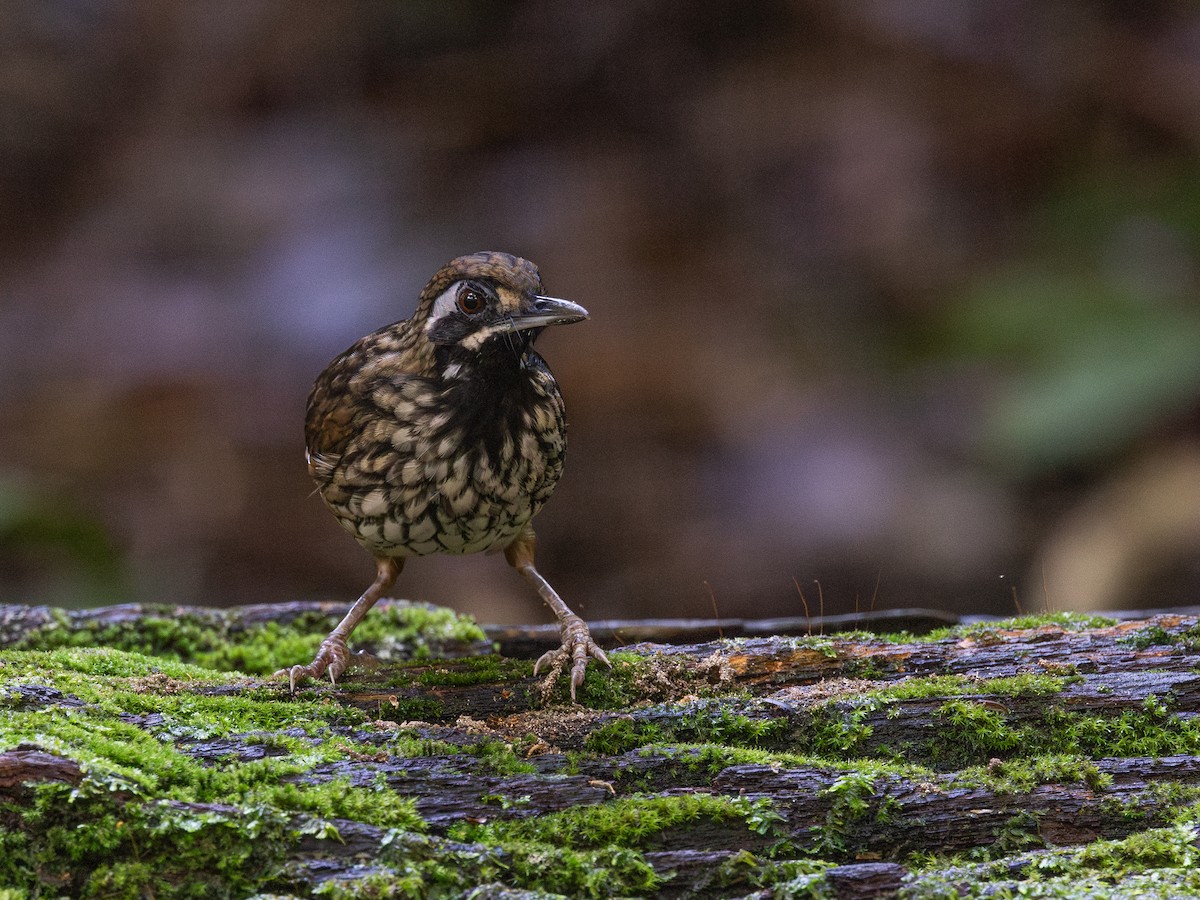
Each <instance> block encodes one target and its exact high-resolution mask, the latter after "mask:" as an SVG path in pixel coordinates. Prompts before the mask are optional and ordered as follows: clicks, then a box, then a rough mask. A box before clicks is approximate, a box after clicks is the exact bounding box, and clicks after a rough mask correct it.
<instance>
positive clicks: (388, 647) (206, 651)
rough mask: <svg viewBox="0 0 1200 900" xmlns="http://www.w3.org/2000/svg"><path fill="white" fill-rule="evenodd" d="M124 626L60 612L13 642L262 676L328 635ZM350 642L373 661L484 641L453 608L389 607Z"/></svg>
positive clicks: (160, 619) (141, 621)
mask: <svg viewBox="0 0 1200 900" xmlns="http://www.w3.org/2000/svg"><path fill="white" fill-rule="evenodd" d="M146 610H147V611H146V613H145V614H144V615H141V616H138V617H136V618H133V617H131V618H130V619H129V620H128V621H126V622H116V623H113V622H109V623H104V624H92V623H88V622H76V623H74V624H72V623H71V622H70V620H69V619H68V617H67V615H66V614H65V613H63V612H61V611H57V613H56V614H55V617H54V618H55V621H54V622H53V623H52V624H50V625H47V626H45V627H43V628H39V629H35V630H33V631H31V632H29V633H28V634H27V635H25V636H23V637H22V638H21V639H20V641H19V642H17V643H16V644H14V645H13V646H14V648H15V649H19V650H55V649H60V648H68V647H105V648H109V649H112V650H124V651H129V652H134V653H140V654H144V655H147V656H153V657H157V658H159V659H163V660H173V661H182V662H189V663H195V664H196V665H198V666H201V667H203V668H206V669H212V670H216V671H222V672H247V673H250V674H257V675H267V674H270V673H272V672H274V671H275V670H277V669H280V668H283V667H285V666H289V665H294V664H296V663H306V662H308V661H309V660H311V659H312V658H313V655H314V654H315V653H316V651H317V648H318V647H319V646H320V643H321V641H322V640H324V638H325V636H326V635H327V634H328V633H329V629H330V627H331V626H330V622H329V617H327V616H324V615H321V614H311V615H306V616H301V617H299V618H297V619H296V620H295V621H294V622H292V623H290V624H288V625H282V624H280V623H278V622H266V623H263V624H260V625H257V624H256V625H250V626H244V625H242V624H241V623H239V622H238V621H237V620H236V619H235V620H227V619H226V618H225V617H224V616H223V615H222V614H221V613H220V611H216V610H212V611H205V612H195V613H187V614H180V613H179V611H178V610H176V609H175V608H173V607H165V606H164V607H161V608H158V607H147V608H146ZM354 640H355V642H356V643H360V644H366V645H370V646H371V647H372V649H373V651H374V653H375V654H376V655H378V656H380V657H381V658H386V659H392V658H408V657H415V658H418V659H420V658H427V657H428V656H430V646H431V644H432V645H436V644H446V643H458V644H461V643H468V644H469V643H474V642H478V641H483V640H486V638H485V636H484V634H483V632H482V631H481V630H480V629H479V626H477V625H476V624H475V622H474V620H473V619H471V618H470V617H468V616H462V615H460V614H458V613H456V612H454V611H453V610H450V609H444V608H441V607H429V606H424V605H421V604H411V605H407V604H399V603H392V604H388V605H386V606H381V607H379V608H377V609H375V610H372V612H371V615H369V616H367V617H366V618H365V619H364V620H363V622H362V624H361V625H359V627H358V628H357V629H356V630H355V633H354Z"/></svg>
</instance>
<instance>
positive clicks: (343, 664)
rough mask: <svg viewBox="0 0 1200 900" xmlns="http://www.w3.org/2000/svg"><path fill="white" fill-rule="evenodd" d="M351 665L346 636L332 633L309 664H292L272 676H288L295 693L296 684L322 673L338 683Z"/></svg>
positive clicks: (330, 680) (330, 681) (334, 682)
mask: <svg viewBox="0 0 1200 900" xmlns="http://www.w3.org/2000/svg"><path fill="white" fill-rule="evenodd" d="M349 665H350V648H349V647H347V646H346V640H345V638H343V637H342V636H341V635H336V634H331V635H330V636H329V637H327V638H325V640H323V641H321V646H320V647H319V648H318V649H317V655H316V656H315V657H313V661H312V662H310V663H309V664H308V665H307V666H292V667H291V668H288V669H280V670H279V671H278V672H276V673H275V674H274V675H273V676H272V677H273V678H282V677H284V676H287V679H288V686H289V688H290V689H291V692H292V693H293V694H294V693H296V684H297V683H298V682H303V681H305V680H306V679H308V678H320V677H321V676H322V675H328V676H329V683H330V684H337V680H338V678H340V677H341V675H342V673H343V672H345V671H346V668H347V666H349Z"/></svg>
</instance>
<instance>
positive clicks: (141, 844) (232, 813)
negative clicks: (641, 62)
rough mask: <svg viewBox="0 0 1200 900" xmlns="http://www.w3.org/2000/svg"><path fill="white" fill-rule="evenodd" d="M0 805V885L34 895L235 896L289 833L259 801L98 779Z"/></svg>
mask: <svg viewBox="0 0 1200 900" xmlns="http://www.w3.org/2000/svg"><path fill="white" fill-rule="evenodd" d="M34 792H35V800H34V803H33V804H32V806H31V807H27V808H19V807H16V806H15V805H13V804H11V803H3V804H0V821H2V820H4V819H8V820H10V821H12V820H14V819H16V820H19V821H21V823H22V827H21V828H20V829H0V883H3V884H5V885H9V886H15V887H18V888H21V889H24V890H27V891H29V892H30V893H31V894H33V895H35V896H42V895H43V893H44V892H45V890H46V888H47V887H48V886H50V887H52V890H53V892H54V894H56V895H68V896H77V897H130V898H135V897H144V896H148V895H149V894H151V893H153V895H154V896H156V897H197V898H202V897H242V896H246V895H247V894H248V893H252V892H253V891H254V890H255V889H256V888H257V886H259V885H261V884H263V883H270V882H271V881H273V880H275V879H276V878H277V876H278V874H279V872H280V871H281V866H282V862H283V856H284V854H285V852H286V850H287V849H288V848H289V847H290V846H293V845H294V844H295V843H297V841H298V839H299V835H298V834H297V833H296V832H295V831H294V830H293V829H291V828H290V826H289V824H288V821H287V819H286V817H284V816H281V815H280V814H279V813H277V812H275V811H273V810H270V809H266V808H263V807H237V806H233V805H220V806H215V805H208V806H204V807H200V806H181V805H179V804H176V803H170V802H165V801H159V800H154V801H130V800H128V799H127V798H124V797H121V796H120V795H119V794H113V793H111V792H110V791H109V789H108V787H107V786H106V785H103V784H100V783H98V782H96V781H94V780H90V779H89V780H85V781H84V782H83V783H82V784H81V785H80V786H79V787H78V788H75V789H72V788H70V787H69V786H66V785H59V784H54V785H38V786H37V787H36V788H34Z"/></svg>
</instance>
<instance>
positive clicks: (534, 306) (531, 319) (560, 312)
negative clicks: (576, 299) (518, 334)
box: [512, 297, 588, 331]
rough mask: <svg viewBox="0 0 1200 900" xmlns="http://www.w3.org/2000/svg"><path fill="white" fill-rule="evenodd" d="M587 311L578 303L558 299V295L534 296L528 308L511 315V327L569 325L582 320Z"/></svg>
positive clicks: (515, 328) (523, 328) (522, 329)
mask: <svg viewBox="0 0 1200 900" xmlns="http://www.w3.org/2000/svg"><path fill="white" fill-rule="evenodd" d="M587 317H588V311H587V310H586V309H584V308H583V307H582V306H580V305H579V304H578V303H572V302H571V301H570V300H560V299H559V298H558V297H534V298H533V302H532V303H531V304H529V306H528V308H526V309H523V310H521V312H519V313H517V314H516V315H515V316H513V317H512V322H513V328H514V330H516V331H524V330H526V329H528V328H545V327H546V326H547V325H570V324H571V323H572V322H582V321H583V320H584V319H586V318H587Z"/></svg>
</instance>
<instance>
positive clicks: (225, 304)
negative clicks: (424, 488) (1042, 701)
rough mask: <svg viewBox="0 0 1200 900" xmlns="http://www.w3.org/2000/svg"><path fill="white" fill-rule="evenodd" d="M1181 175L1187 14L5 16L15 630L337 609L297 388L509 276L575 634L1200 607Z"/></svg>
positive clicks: (467, 598)
mask: <svg viewBox="0 0 1200 900" xmlns="http://www.w3.org/2000/svg"><path fill="white" fill-rule="evenodd" d="M1198 149H1200V8H1197V7H1196V6H1195V4H1193V3H1190V2H1184V0H1178V2H1169V0H1148V2H1128V0H1110V2H1099V0H1091V2H1084V0H1080V2H1069V0H1059V2H1049V3H1048V2H1044V0H927V2H921V3H910V2H905V0H856V2H853V3H838V2H820V0H813V2H800V0H796V2H782V0H779V2H775V0H764V2H756V3H745V2H741V0H715V2H709V3H689V2H682V0H680V2H653V0H606V2H603V3H558V2H551V0H520V2H512V3H496V2H483V0H438V2H423V0H405V2H401V0H386V2H385V0H378V2H345V3H329V2H327V0H222V2H211V3H202V4H201V3H193V2H186V0H155V2H144V0H3V2H0V423H2V427H0V602H10V603H11V602H17V603H57V604H66V605H74V606H79V605H92V604H102V603H113V602H122V601H128V600H138V601H145V602H167V603H203V604H214V605H227V604H234V603H246V602H265V601H283V600H300V599H309V600H312V599H320V600H342V601H345V602H346V603H347V604H349V603H350V601H352V600H353V599H354V598H355V597H356V596H357V595H358V594H359V592H360V591H361V590H362V589H363V588H364V587H365V586H366V585H367V583H368V582H369V581H370V579H371V577H372V576H373V566H372V564H371V561H370V559H369V557H368V556H367V554H366V553H365V552H363V551H362V550H361V549H359V548H358V547H357V545H355V544H354V543H353V541H352V540H351V539H350V538H349V537H348V536H347V535H346V534H345V533H344V532H342V530H341V529H340V528H338V527H337V525H336V524H335V522H334V520H333V517H332V516H331V515H330V514H329V513H328V512H327V511H326V510H325V509H324V507H323V506H322V504H321V502H320V500H319V499H318V498H317V497H316V496H315V495H314V494H313V490H312V485H311V483H310V482H309V480H308V477H307V474H306V471H305V467H304V460H303V437H302V433H303V414H304V402H305V398H306V396H307V393H308V390H309V387H310V386H311V384H312V380H313V378H314V377H315V376H316V374H317V373H318V372H319V371H320V370H321V368H322V367H323V366H324V365H325V364H326V363H327V362H328V361H329V359H330V358H332V357H333V356H334V355H335V354H337V353H338V352H340V351H341V350H342V349H344V348H345V347H346V346H348V345H349V344H350V343H352V342H353V341H354V340H355V339H357V338H358V337H359V336H361V335H362V334H365V333H367V332H369V331H372V330H374V329H375V328H377V327H380V326H382V325H384V324H386V323H388V322H391V321H394V320H397V319H400V318H404V317H406V316H407V315H408V314H409V313H410V312H411V311H412V309H413V307H414V305H415V301H416V296H417V294H418V292H419V291H420V289H421V288H422V286H423V285H424V283H425V281H426V280H427V279H428V277H429V276H430V275H431V274H432V273H433V272H434V271H435V270H436V269H437V268H438V267H439V266H440V265H441V264H442V263H443V262H445V261H446V260H447V259H449V258H451V257H453V256H457V255H459V254H461V253H466V252H471V251H475V250H482V249H495V250H507V251H510V252H513V253H517V254H520V255H522V256H526V257H528V258H530V259H532V260H533V261H535V262H536V263H537V264H538V265H539V266H540V267H541V270H542V275H543V279H544V282H545V284H546V287H547V289H548V291H549V292H550V293H553V294H555V295H558V296H563V297H568V298H571V299H573V300H575V301H577V302H579V303H582V304H583V305H585V306H586V307H587V308H588V309H589V310H590V311H591V313H592V319H591V321H589V322H587V323H585V324H582V325H578V326H575V327H572V328H564V329H554V330H552V331H550V332H547V333H546V334H544V335H543V337H542V339H541V341H540V342H539V349H540V350H541V352H542V354H543V355H544V356H545V357H546V358H547V359H548V361H549V362H550V364H551V366H552V367H553V368H554V370H555V373H556V374H557V376H558V378H559V381H560V384H561V385H562V388H563V392H564V394H565V396H566V400H567V405H568V411H569V417H570V420H571V452H570V458H569V461H568V465H567V472H566V475H565V477H564V479H563V481H562V482H561V483H560V485H559V488H558V490H557V492H556V494H555V496H554V498H553V499H552V501H551V502H550V504H549V505H548V506H547V507H546V509H545V510H544V511H543V512H542V514H541V515H540V516H539V519H538V525H539V528H538V530H539V534H540V536H541V552H540V556H539V561H540V563H541V568H542V570H543V571H544V572H545V574H546V575H547V577H548V578H549V579H550V580H551V582H553V583H554V584H555V585H556V586H557V587H558V589H559V590H560V592H561V593H562V594H563V596H564V597H565V598H566V599H567V601H568V602H569V603H570V604H571V605H572V606H574V607H575V608H576V610H577V611H579V612H581V613H582V614H583V615H585V616H586V617H590V618H606V617H618V616H680V617H686V616H697V617H707V616H712V615H713V614H714V613H719V614H720V615H722V616H775V615H802V614H803V611H804V610H803V606H804V604H805V603H807V604H808V606H809V607H810V609H811V611H812V612H813V613H814V614H815V613H816V612H817V610H818V606H823V609H824V611H825V612H827V613H840V612H852V611H854V610H867V609H872V608H873V609H887V608H896V607H904V606H925V607H938V608H944V609H947V610H952V611H957V612H971V613H999V614H1007V613H1016V612H1018V611H1021V610H1024V611H1034V610H1039V609H1043V608H1049V609H1054V610H1062V609H1086V608H1105V607H1108V608H1125V609H1129V608H1137V607H1163V606H1170V605H1181V604H1192V603H1196V602H1198V600H1197V598H1198V597H1200V592H1198V588H1200V302H1198V299H1197V289H1198V288H1200V156H1198V152H1197V151H1198ZM396 593H397V594H398V595H400V596H406V597H411V598H414V599H421V600H427V601H431V602H438V603H443V604H447V605H452V606H455V607H457V608H460V609H465V610H469V611H471V612H473V613H475V614H476V615H477V616H478V618H479V619H480V620H482V621H485V622H532V621H546V620H548V619H549V618H550V616H549V614H548V612H547V611H546V610H544V609H541V608H540V604H539V603H538V602H537V600H536V599H535V598H534V597H532V596H531V592H529V591H528V590H527V589H526V587H525V585H524V583H523V581H522V580H521V579H520V578H518V577H517V576H516V575H514V574H512V573H511V572H509V571H508V570H507V566H505V564H504V562H503V560H502V559H500V558H497V557H494V556H493V557H484V556H476V557H469V558H462V559H429V560H421V561H419V562H415V563H413V564H411V565H410V566H409V567H408V569H407V571H406V572H405V573H404V575H403V577H402V580H401V582H400V583H399V584H398V586H397V589H396ZM802 594H803V596H802Z"/></svg>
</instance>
